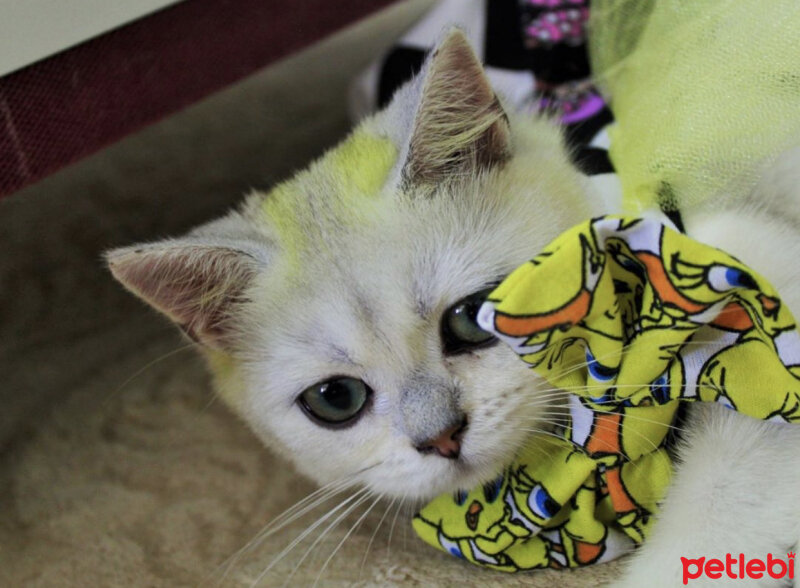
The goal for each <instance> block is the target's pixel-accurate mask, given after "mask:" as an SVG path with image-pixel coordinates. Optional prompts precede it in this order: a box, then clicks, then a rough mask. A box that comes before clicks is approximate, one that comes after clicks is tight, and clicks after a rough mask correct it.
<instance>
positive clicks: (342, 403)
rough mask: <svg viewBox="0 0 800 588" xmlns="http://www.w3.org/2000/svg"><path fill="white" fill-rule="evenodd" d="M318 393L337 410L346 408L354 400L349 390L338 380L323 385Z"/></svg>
mask: <svg viewBox="0 0 800 588" xmlns="http://www.w3.org/2000/svg"><path fill="white" fill-rule="evenodd" d="M320 394H322V396H323V397H324V398H325V402H327V403H328V404H330V405H331V406H333V407H334V408H338V409H339V410H347V409H348V408H350V407H351V406H352V404H353V400H354V398H353V395H352V394H351V392H350V390H349V389H348V388H346V387H345V386H343V385H341V384H340V383H338V382H333V383H330V384H325V385H323V386H322V388H321V389H320Z"/></svg>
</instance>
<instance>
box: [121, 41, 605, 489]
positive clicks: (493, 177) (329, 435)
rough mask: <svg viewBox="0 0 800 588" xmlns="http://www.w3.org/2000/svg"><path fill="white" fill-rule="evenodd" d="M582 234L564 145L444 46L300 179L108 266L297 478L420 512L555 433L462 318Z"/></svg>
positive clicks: (505, 354)
mask: <svg viewBox="0 0 800 588" xmlns="http://www.w3.org/2000/svg"><path fill="white" fill-rule="evenodd" d="M509 114H510V113H509ZM587 216H589V211H588V210H587V208H586V205H585V203H584V199H583V195H582V186H581V183H580V180H579V176H578V174H577V173H576V172H575V171H574V170H573V168H572V167H571V166H570V164H569V163H568V160H567V157H566V156H565V154H564V149H563V146H562V141H561V137H560V135H559V132H558V130H557V129H556V128H555V127H553V126H551V124H550V123H548V122H546V121H542V120H535V119H534V118H532V117H530V116H527V117H524V118H523V117H519V118H518V117H515V116H508V115H507V114H506V113H505V112H504V111H503V108H502V106H501V104H500V102H499V101H498V100H497V98H496V96H495V94H494V92H493V91H492V89H491V87H490V85H489V83H488V81H487V79H486V77H485V74H484V72H483V70H482V68H481V66H480V64H479V63H478V61H477V60H476V58H475V56H474V54H473V52H472V50H471V49H470V47H469V45H468V44H467V42H466V40H465V38H464V37H463V35H462V34H461V33H460V32H453V33H450V34H449V35H448V36H447V37H446V38H445V39H444V40H443V41H442V43H441V44H440V45H439V47H438V48H437V50H436V51H435V52H434V53H433V54H432V56H431V57H430V58H429V60H428V61H427V63H426V64H425V66H424V67H423V70H422V72H421V73H420V75H419V76H417V77H416V78H415V79H414V80H413V81H412V82H410V83H409V84H408V85H406V86H405V87H404V88H402V89H401V90H400V91H399V92H398V94H397V96H396V97H395V99H394V101H393V102H392V103H391V105H390V106H389V107H388V108H387V109H386V110H384V111H383V112H381V113H379V114H377V115H376V116H374V117H372V118H370V119H368V120H366V121H364V122H363V123H362V124H361V125H360V126H359V127H358V128H356V130H355V131H354V132H353V133H352V134H351V135H350V137H349V138H348V139H346V140H345V141H344V142H343V143H342V144H341V145H339V146H338V147H337V148H335V149H333V150H332V151H330V152H328V153H327V154H325V155H324V156H323V157H322V158H321V159H319V160H318V161H316V162H315V163H313V164H312V165H311V166H310V167H309V168H308V169H306V170H305V171H302V172H300V173H299V174H297V175H296V176H295V177H294V178H292V179H290V180H288V181H286V182H284V183H282V184H280V185H279V186H277V187H276V188H274V189H273V190H272V191H271V192H269V193H267V194H263V193H254V194H251V195H250V196H249V197H248V199H247V200H246V202H245V203H244V205H243V206H242V207H241V208H240V209H239V210H238V211H236V212H233V213H231V214H229V215H228V216H226V217H224V218H222V219H220V220H218V221H215V222H213V223H210V224H208V225H205V226H203V227H200V228H199V229H196V230H195V231H193V232H191V233H189V234H188V235H187V236H185V237H183V238H180V239H175V240H170V241H165V242H159V243H152V244H145V245H140V246H136V247H129V248H124V249H119V250H115V251H112V252H110V253H109V255H108V262H109V265H110V268H111V271H112V272H113V273H114V275H115V276H116V277H117V279H119V280H120V281H121V282H122V283H123V284H124V285H125V286H126V287H128V288H129V289H130V290H132V291H133V292H134V293H135V294H137V295H139V296H140V297H142V298H143V299H144V300H146V301H147V302H148V303H150V304H151V305H153V306H154V307H155V308H157V309H158V310H160V311H161V312H163V313H164V314H166V315H167V316H168V317H169V318H171V319H172V320H173V321H175V322H176V323H177V324H178V325H180V326H181V328H182V329H183V330H184V331H185V332H186V333H187V334H188V335H189V336H190V337H192V338H193V339H194V340H195V341H197V342H198V344H199V346H200V348H201V350H202V351H203V352H204V354H205V355H206V357H207V358H208V360H209V363H210V365H211V367H212V372H213V373H214V377H215V381H216V385H217V388H218V391H219V393H220V395H221V396H222V397H223V398H224V399H225V400H226V401H227V403H228V404H229V405H230V406H231V407H233V409H234V410H235V411H237V412H238V413H239V414H240V415H241V416H242V417H243V418H244V419H245V420H246V421H247V422H248V423H249V424H250V425H251V426H252V427H253V429H254V430H255V431H256V432H257V433H258V434H259V435H260V436H261V437H262V439H264V441H265V442H266V443H267V445H269V446H270V447H272V448H274V449H276V450H278V451H279V452H281V453H283V454H284V455H286V456H287V457H288V458H289V459H290V460H291V461H292V462H294V464H295V465H296V466H297V467H298V468H299V469H300V470H301V471H302V472H304V473H306V474H307V475H309V476H310V477H312V478H314V479H316V480H317V481H319V482H320V483H326V482H330V481H332V480H335V479H338V478H342V477H346V476H351V478H352V479H353V480H354V481H357V482H359V483H363V484H366V485H367V486H368V487H370V488H371V489H373V490H374V491H376V492H378V493H385V494H388V495H396V496H406V497H419V498H427V497H430V496H433V495H435V494H437V493H440V492H443V491H452V490H455V489H456V488H465V489H468V488H470V487H472V486H474V485H476V484H478V483H481V482H484V481H486V480H488V479H490V478H492V477H494V476H496V475H497V474H498V473H499V472H500V471H501V469H502V468H503V467H504V466H505V465H506V464H507V463H508V461H509V460H510V459H511V458H512V457H513V455H514V453H515V452H516V451H517V449H519V447H520V446H521V444H522V443H523V442H524V440H525V438H526V436H527V435H528V434H529V431H530V430H531V429H532V428H536V427H540V426H542V423H543V422H544V421H547V420H549V419H552V417H553V413H552V408H548V407H552V404H553V403H551V402H550V401H549V400H548V395H547V394H546V393H544V392H543V390H544V386H542V385H541V382H540V381H538V380H537V379H536V377H535V376H534V374H533V373H532V372H530V370H529V369H527V368H526V367H525V366H524V364H523V363H522V362H521V361H519V359H518V358H517V357H516V355H515V354H514V353H513V352H512V351H511V350H510V349H508V348H506V347H505V346H504V345H496V344H494V343H495V341H494V340H493V339H491V338H489V337H488V335H487V334H486V333H484V332H482V331H481V330H480V329H479V328H478V327H477V325H475V323H474V313H475V310H476V308H477V306H478V305H479V304H480V301H481V299H482V296H483V295H485V293H486V292H487V288H491V287H492V285H494V284H496V283H497V282H498V281H499V280H501V279H502V278H503V277H504V276H506V275H507V274H508V273H509V272H510V271H511V270H512V269H514V268H515V267H516V266H517V265H519V264H521V263H523V262H524V261H526V260H527V259H529V258H531V257H533V256H534V255H535V254H536V253H537V252H538V251H539V249H540V248H541V247H542V246H543V245H545V244H546V243H547V242H548V241H550V240H551V239H552V238H553V237H554V236H555V235H556V234H558V233H559V232H561V231H563V230H564V229H566V228H568V227H569V226H571V225H572V224H574V223H575V222H577V221H578V220H580V219H582V218H585V217H587ZM542 287H547V285H546V284H543V285H542Z"/></svg>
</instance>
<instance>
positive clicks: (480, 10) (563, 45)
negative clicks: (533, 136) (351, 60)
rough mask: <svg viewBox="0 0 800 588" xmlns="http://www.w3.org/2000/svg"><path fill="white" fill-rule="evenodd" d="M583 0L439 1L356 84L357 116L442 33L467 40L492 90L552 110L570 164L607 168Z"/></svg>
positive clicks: (605, 112)
mask: <svg viewBox="0 0 800 588" xmlns="http://www.w3.org/2000/svg"><path fill="white" fill-rule="evenodd" d="M588 16H589V0H491V1H488V0H487V1H484V0H443V1H441V2H439V3H437V4H436V5H435V6H434V7H433V8H432V9H431V11H430V12H429V13H428V14H427V15H426V16H425V17H424V18H423V19H422V20H421V21H420V22H419V23H417V24H416V25H415V26H414V27H413V28H412V29H411V30H410V31H408V33H406V34H405V35H404V36H403V37H402V38H401V39H399V40H398V42H397V43H396V44H395V45H394V47H392V49H391V50H390V51H389V52H388V53H387V54H386V55H384V56H383V57H382V58H381V59H379V60H377V61H376V62H375V63H373V64H372V66H371V67H370V68H369V69H368V70H367V71H366V72H364V73H363V74H362V75H361V76H360V77H359V78H358V79H357V80H356V82H355V84H354V86H353V88H352V91H351V100H350V104H351V111H352V114H353V116H354V118H355V119H359V118H361V117H363V116H364V115H366V114H368V113H370V112H372V111H374V110H376V109H378V108H380V107H382V106H385V105H386V104H387V103H388V101H389V100H390V99H391V97H392V95H393V94H394V91H395V90H396V89H397V88H398V87H399V86H400V85H401V84H403V82H405V81H407V80H408V79H409V78H411V77H412V76H413V75H414V74H415V73H416V72H417V71H419V69H420V67H421V66H422V63H423V61H424V60H425V57H426V55H427V53H428V52H429V51H430V50H431V48H432V47H433V45H434V43H435V42H436V40H437V39H438V38H439V37H440V36H441V34H442V31H443V30H445V29H447V28H449V27H451V26H454V25H455V26H459V27H460V28H462V29H463V30H464V32H465V33H466V34H467V36H468V37H469V38H470V40H471V42H472V45H473V47H474V48H475V50H476V52H477V53H478V57H479V58H480V59H481V60H482V61H483V62H484V64H485V66H486V71H487V74H488V76H489V78H490V79H491V81H492V84H493V85H494V87H495V89H496V90H497V91H498V92H499V93H500V94H502V95H503V96H504V98H505V101H506V104H508V105H509V106H511V107H513V108H515V109H517V110H519V111H522V112H531V113H534V112H542V111H546V112H550V113H552V114H553V115H554V116H556V117H557V118H558V119H559V120H560V121H561V122H562V123H563V125H564V128H565V134H566V138H567V143H568V145H569V148H570V152H571V154H572V157H573V160H574V161H575V163H576V165H577V166H578V167H579V168H580V169H581V170H582V171H583V172H584V173H586V174H587V175H597V174H605V173H611V172H613V168H612V166H611V163H610V161H609V159H608V155H607V147H608V145H607V137H605V136H604V133H603V132H602V131H603V128H604V127H605V126H606V125H608V124H609V123H611V122H612V115H611V111H610V110H609V108H608V106H607V105H606V103H605V101H604V100H603V98H602V96H601V95H600V93H599V92H598V91H597V89H596V88H595V87H594V86H593V85H592V83H591V81H590V74H591V72H590V70H589V60H588V58H587V53H586V42H585V34H586V22H587V19H588Z"/></svg>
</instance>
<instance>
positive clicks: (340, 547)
mask: <svg viewBox="0 0 800 588" xmlns="http://www.w3.org/2000/svg"><path fill="white" fill-rule="evenodd" d="M427 4H429V2H421V1H416V2H411V3H406V4H403V5H400V6H396V7H394V8H392V9H390V10H389V11H386V12H384V13H382V14H380V15H378V16H377V17H375V18H372V19H370V20H369V21H367V22H365V23H361V24H359V25H357V26H355V27H353V28H351V29H349V30H347V31H345V32H343V33H341V34H339V35H337V36H336V37H334V38H331V39H329V40H327V41H325V42H323V43H322V44H320V45H318V46H316V47H314V48H312V49H310V50H308V51H306V52H304V53H302V54H300V55H298V56H296V57H293V58H291V59H289V60H286V61H284V62H282V63H280V64H277V65H276V66H274V67H272V68H270V69H268V70H266V71H264V72H262V73H260V74H258V75H257V76H254V77H253V78H251V79H249V80H247V81H245V82H244V83H242V84H239V85H237V86H236V87H233V88H231V89H230V90H228V91H226V92H224V93H222V94H219V95H216V96H214V97H213V98H211V99H209V100H207V101H205V102H203V103H201V104H198V105H197V106H195V107H193V108H191V109H189V110H187V111H185V112H183V113H181V114H179V115H177V116H175V117H172V118H170V119H168V120H165V121H163V122H162V123H160V124H158V125H155V126H153V127H151V128H149V129H147V130H145V131H144V132H142V133H139V134H137V135H136V136H132V137H130V138H128V139H126V140H125V141H123V142H122V143H119V144H117V145H115V146H113V147H111V148H109V149H106V150H105V151H103V152H101V153H99V154H97V155H95V156H93V157H92V158H90V159H87V160H85V161H83V162H81V163H80V164H78V165H75V166H72V167H71V168H68V169H65V170H63V171H62V172H60V173H59V174H57V175H55V176H52V177H50V178H48V179H46V180H45V181H42V182H40V183H38V184H36V185H34V186H32V187H30V188H28V189H26V190H25V191H23V192H20V193H18V194H17V195H15V196H12V197H10V198H8V199H6V200H5V201H3V202H2V203H0V243H2V255H1V256H0V284H2V287H0V329H1V331H0V332H2V335H3V336H2V337H1V338H0V374H2V377H3V380H2V385H0V395H2V410H0V585H3V586H76V587H77V586H81V587H85V586H153V587H155V586H197V585H209V586H213V585H225V586H249V585H253V584H257V585H263V586H279V585H281V584H283V583H287V584H288V583H291V584H292V585H299V586H306V585H313V584H314V583H315V582H317V581H318V584H319V585H320V586H359V585H361V586H418V585H419V586H423V585H424V586H453V585H465V586H472V585H482V586H485V585H497V586H500V585H504V586H517V585H520V586H521V585H526V586H554V585H558V586H565V587H570V586H595V585H597V584H600V583H603V582H606V581H608V580H609V579H611V578H613V577H614V575H615V572H616V571H617V569H618V567H617V566H616V564H610V565H606V566H598V567H597V568H593V569H589V570H582V571H578V572H543V573H538V574H527V575H516V576H511V575H500V574H494V573H490V572H487V571H484V570H479V569H475V568H473V567H471V566H468V565H467V564H464V563H461V562H459V561H457V560H455V559H454V558H452V557H449V556H446V555H444V554H441V553H439V552H437V551H435V550H433V549H430V548H428V547H427V546H425V545H424V544H422V542H421V541H419V540H417V539H416V538H415V537H414V536H413V535H412V531H411V529H410V524H409V518H410V516H409V515H410V513H409V512H408V511H407V508H406V507H403V508H401V507H400V506H399V505H398V504H396V503H395V504H388V503H378V504H376V505H375V506H374V508H373V509H372V510H371V511H370V512H369V513H367V514H364V513H365V512H366V508H367V506H369V505H370V504H371V503H365V504H364V505H363V506H361V507H359V508H357V509H355V510H354V511H353V513H352V515H353V516H352V517H350V518H347V519H343V520H341V521H339V524H338V525H336V526H335V528H332V529H331V530H330V532H329V533H327V534H326V535H325V538H324V539H323V540H320V541H319V542H317V543H316V544H314V540H315V539H316V538H317V537H319V536H320V535H321V533H320V532H319V531H320V530H323V529H325V528H326V527H327V526H328V525H329V523H330V522H333V521H335V520H336V517H335V516H333V517H331V518H329V519H328V521H327V522H325V523H323V524H321V525H320V526H318V527H317V528H316V530H315V531H314V532H312V533H310V534H309V537H308V539H307V540H305V541H302V542H300V543H298V544H297V545H296V546H295V547H294V548H292V549H290V550H287V549H286V548H287V546H290V545H291V544H292V542H293V541H294V540H295V538H297V537H299V536H300V535H301V534H302V533H303V531H305V530H306V529H308V528H310V527H311V525H313V524H314V523H315V521H317V520H319V518H320V517H322V516H324V515H325V514H326V513H330V512H331V511H332V510H333V508H334V507H335V505H336V504H338V503H339V502H340V501H341V500H343V499H344V498H346V496H344V495H342V496H338V497H335V498H334V499H333V500H332V501H331V502H329V503H326V504H322V505H319V506H318V507H317V508H315V509H312V510H311V511H310V512H309V513H307V514H306V515H305V516H303V517H300V518H298V519H296V520H293V521H292V522H291V523H290V524H288V525H286V526H284V527H283V528H280V529H279V530H277V531H275V532H274V533H272V534H266V535H265V536H264V537H262V538H261V539H258V538H257V535H258V534H259V532H260V531H261V530H262V529H263V528H264V527H265V525H267V524H268V523H269V522H270V521H271V520H274V519H275V517H277V516H278V515H280V514H281V513H283V512H284V511H285V510H286V509H287V508H289V507H290V506H291V505H292V504H294V503H295V502H297V501H298V500H300V499H302V498H303V497H305V496H306V495H308V494H309V493H311V492H312V491H313V490H314V487H313V485H312V484H310V483H309V482H307V481H305V480H303V479H302V478H300V477H299V476H298V475H297V474H295V473H294V472H293V471H292V470H291V468H290V466H288V465H287V464H285V463H283V462H282V461H279V460H278V459H277V458H275V457H273V456H272V455H270V453H269V450H268V449H266V448H264V447H262V446H261V445H260V444H259V443H258V442H257V441H256V439H255V438H254V437H253V435H252V434H251V433H250V432H249V431H248V430H247V428H246V427H245V426H244V425H243V424H242V423H241V422H239V421H238V420H237V419H236V418H235V417H234V416H233V415H232V414H231V413H230V412H228V411H227V410H226V409H225V407H223V406H222V405H221V404H220V403H219V402H216V401H215V400H214V398H213V395H212V393H211V390H210V387H209V381H208V378H207V376H206V374H205V372H204V370H203V366H202V364H201V362H200V361H199V359H198V358H197V357H196V356H195V354H194V352H193V351H192V350H191V349H190V348H188V347H187V346H186V344H185V342H184V341H183V340H182V339H181V338H180V337H179V336H178V335H177V333H176V332H175V330H174V329H173V328H172V327H171V326H170V325H168V324H166V322H164V321H163V320H161V319H160V318H159V317H157V316H156V315H155V314H154V313H152V312H151V311H149V310H148V309H146V308H145V307H144V306H143V305H141V304H140V303H139V302H138V301H136V300H134V299H133V298H132V297H130V296H128V295H127V294H125V293H124V292H122V290H121V288H120V287H118V286H117V285H116V284H115V283H114V282H113V281H112V280H111V278H110V277H109V275H108V274H107V273H106V272H105V271H104V269H103V267H102V264H101V263H100V253H101V252H102V251H103V250H104V249H105V248H107V247H110V246H115V245H122V244H128V243H131V242H134V241H137V240H143V239H154V238H159V237H163V236H166V235H169V234H175V233H177V232H180V231H183V230H185V229H187V228H188V227H190V226H192V225H194V224H196V223H199V222H202V221H204V220H206V219H209V218H212V217H213V216H215V215H218V214H220V213H221V212H223V211H224V210H225V209H226V208H228V207H230V206H232V205H233V204H235V203H236V202H237V200H238V198H239V195H240V194H242V193H243V192H244V191H246V190H247V189H248V188H250V187H252V186H259V187H266V186H268V185H270V184H271V183H272V182H274V181H276V180H278V179H280V178H281V177H284V176H286V175H287V174H289V173H291V171H292V170H294V169H298V168H300V167H301V166H302V165H303V164H304V163H306V162H307V161H308V160H309V159H311V158H312V157H313V156H315V155H317V154H319V153H320V152H321V151H322V150H323V149H324V148H325V147H327V146H330V145H331V144H332V143H334V142H335V141H336V140H337V139H338V138H340V137H341V136H342V135H343V133H345V132H346V130H347V127H348V123H347V116H346V108H345V94H346V84H347V82H348V81H349V80H350V79H351V77H352V76H353V75H354V74H355V73H356V72H357V71H358V70H359V69H361V68H362V67H364V65H366V63H367V61H369V60H370V58H372V57H373V56H374V55H376V53H377V52H378V51H380V50H381V48H382V47H385V46H387V45H388V44H389V43H391V41H392V39H394V38H396V37H397V35H398V34H399V32H400V31H401V30H402V29H403V27H404V26H406V25H407V24H408V23H410V22H412V21H413V19H414V18H416V17H417V16H418V15H419V14H420V13H421V11H422V10H423V9H424V7H425V6H426V5H427ZM362 515H363V517H362ZM359 519H361V520H360V525H357V526H356V523H357V522H359ZM254 538H255V540H254ZM248 545H249V548H247V549H245V550H243V551H242V548H243V547H245V546H248ZM284 551H285V554H284V555H282V556H281V553H282V552H284ZM237 554H238V556H237ZM279 556H280V557H279ZM270 566H271V567H270Z"/></svg>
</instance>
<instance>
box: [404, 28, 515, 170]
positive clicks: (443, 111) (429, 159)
mask: <svg viewBox="0 0 800 588" xmlns="http://www.w3.org/2000/svg"><path fill="white" fill-rule="evenodd" d="M424 75H425V78H424V80H423V82H422V95H421V98H420V103H419V107H418V110H417V113H416V117H415V120H414V126H413V131H412V134H411V140H410V143H409V146H408V156H407V159H406V161H405V163H404V167H403V179H404V180H405V181H408V182H411V183H431V182H436V181H438V180H440V179H441V178H442V177H443V176H446V175H448V174H452V173H454V172H456V173H457V172H459V171H461V170H464V169H470V168H475V167H484V168H486V167H491V166H493V165H495V164H498V163H501V162H503V161H505V160H506V159H507V158H508V157H509V156H510V154H511V140H510V130H509V126H508V119H507V117H506V114H505V112H504V111H503V108H502V106H501V105H500V102H499V101H498V99H497V96H496V95H495V93H494V90H492V87H491V85H490V84H489V80H488V79H487V77H486V74H485V73H484V71H483V67H482V66H481V64H480V61H478V58H477V56H476V55H475V53H474V52H473V51H472V48H471V47H470V45H469V41H468V40H467V38H466V37H465V36H464V33H462V32H461V31H460V30H458V29H455V30H453V31H452V32H450V33H449V34H448V35H447V36H446V37H445V39H444V40H443V41H442V42H441V44H440V45H439V47H438V48H437V49H436V50H435V52H434V53H433V55H432V56H431V58H430V61H429V63H428V68H427V72H426V74H424Z"/></svg>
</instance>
